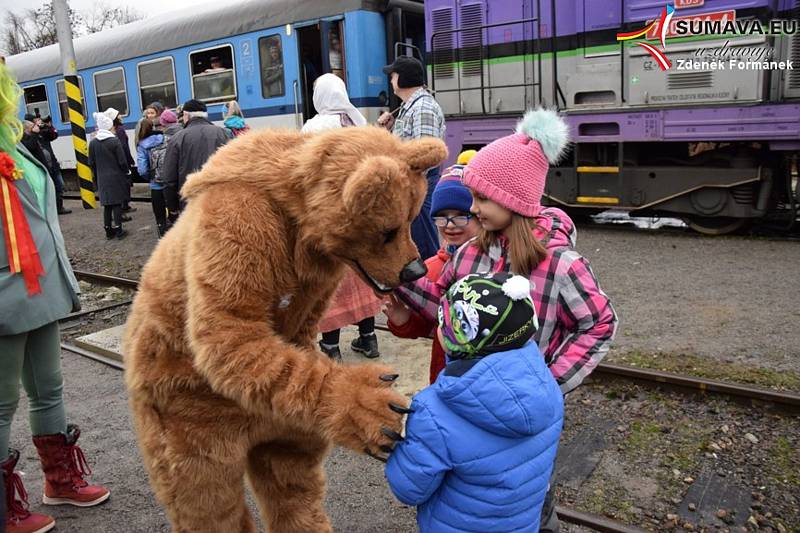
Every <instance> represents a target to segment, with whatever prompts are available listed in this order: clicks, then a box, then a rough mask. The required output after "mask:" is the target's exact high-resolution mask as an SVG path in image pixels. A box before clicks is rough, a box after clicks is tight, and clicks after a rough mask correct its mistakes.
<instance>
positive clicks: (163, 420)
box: [131, 402, 257, 533]
mask: <svg viewBox="0 0 800 533" xmlns="http://www.w3.org/2000/svg"><path fill="white" fill-rule="evenodd" d="M131 405H132V408H133V411H134V412H135V414H136V416H135V417H134V418H135V420H136V425H137V430H138V433H139V435H140V436H145V437H144V438H140V441H139V446H140V449H141V451H142V455H143V456H144V463H145V467H146V469H147V473H148V475H149V477H150V485H151V486H152V487H153V491H154V492H155V495H156V498H158V501H159V502H160V503H161V505H163V507H164V509H165V510H166V512H167V516H168V517H169V521H170V524H171V525H172V531H173V533H190V532H191V533H217V532H220V531H230V532H237V533H238V532H241V533H255V532H256V531H257V529H256V527H255V523H254V522H253V517H252V516H251V514H250V512H249V510H248V509H247V505H246V503H245V494H244V473H245V472H244V464H245V461H244V455H245V453H244V448H245V446H244V443H243V442H242V443H237V442H228V443H225V442H217V443H216V445H215V446H214V450H213V453H211V451H210V450H208V449H205V448H204V445H205V446H207V444H208V442H207V441H204V442H199V443H196V444H193V443H191V441H189V440H188V439H183V438H182V436H181V435H182V434H183V432H181V431H176V430H177V429H178V426H179V424H180V422H178V421H176V420H170V419H169V416H168V415H167V417H165V413H163V412H160V411H159V410H157V409H156V408H154V407H153V406H152V405H148V404H147V403H144V402H132V403H131ZM166 427H170V428H171V430H170V431H167V430H166ZM185 429H186V428H185ZM238 438H240V439H241V437H238Z"/></svg>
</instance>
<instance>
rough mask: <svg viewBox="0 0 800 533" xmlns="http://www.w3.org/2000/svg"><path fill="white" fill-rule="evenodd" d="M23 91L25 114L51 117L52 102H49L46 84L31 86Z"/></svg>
mask: <svg viewBox="0 0 800 533" xmlns="http://www.w3.org/2000/svg"><path fill="white" fill-rule="evenodd" d="M22 90H23V91H24V93H25V113H30V114H31V115H36V116H37V117H42V118H44V117H47V116H49V115H50V102H48V101H47V89H45V86H44V84H42V85H31V86H30V87H25V88H24V89H22Z"/></svg>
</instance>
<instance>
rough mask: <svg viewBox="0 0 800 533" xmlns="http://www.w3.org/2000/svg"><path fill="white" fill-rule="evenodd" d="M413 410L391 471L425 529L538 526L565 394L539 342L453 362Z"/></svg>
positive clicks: (394, 485) (529, 528) (396, 490)
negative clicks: (537, 344)
mask: <svg viewBox="0 0 800 533" xmlns="http://www.w3.org/2000/svg"><path fill="white" fill-rule="evenodd" d="M411 409H412V410H413V413H412V414H410V415H409V417H408V421H407V423H406V437H405V440H403V441H402V442H400V443H399V444H398V446H397V447H396V449H395V451H394V452H393V453H392V455H391V457H390V458H389V462H388V463H387V465H386V478H387V480H388V481H389V486H390V487H391V489H392V492H394V494H395V496H397V498H398V499H399V500H400V501H402V502H403V503H406V504H408V505H416V506H418V509H417V523H418V524H419V529H420V531H421V532H423V533H425V532H428V531H432V532H437V533H439V532H453V533H454V532H464V531H474V532H481V533H487V532H501V531H502V532H504V533H507V532H512V531H513V532H523V531H524V532H531V533H536V532H537V531H539V518H540V514H541V511H542V505H543V504H544V497H545V494H546V492H547V485H548V481H549V479H550V474H551V472H552V469H553V463H554V462H555V458H556V450H557V448H558V440H559V436H560V435H561V425H562V422H563V416H564V402H563V398H562V396H561V391H560V390H559V388H558V385H557V384H556V381H555V379H554V378H553V376H552V374H551V373H550V370H549V369H548V368H547V365H545V363H544V358H543V357H542V355H541V353H540V352H539V349H538V348H537V347H536V345H535V343H528V344H527V345H526V346H524V347H522V348H520V349H518V350H512V351H508V352H500V353H496V354H493V355H490V356H488V357H485V358H483V359H479V360H477V362H475V361H454V362H451V363H449V364H448V365H447V367H446V368H445V370H444V372H442V373H441V374H439V377H438V379H437V380H436V382H435V383H434V384H433V385H431V386H430V387H428V388H426V389H424V390H423V391H421V392H420V393H419V394H417V395H416V396H415V397H414V399H413V401H412V403H411Z"/></svg>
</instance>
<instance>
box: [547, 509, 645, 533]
mask: <svg viewBox="0 0 800 533" xmlns="http://www.w3.org/2000/svg"><path fill="white" fill-rule="evenodd" d="M556 514H557V515H558V518H559V520H561V521H562V522H569V523H570V524H575V525H578V526H584V527H588V528H589V529H593V530H595V531H600V532H601V533H645V531H646V530H644V529H641V528H638V527H636V526H629V525H628V524H623V523H622V522H617V521H615V520H611V519H610V518H606V517H605V516H598V515H595V514H589V513H583V512H581V511H576V510H575V509H570V508H568V507H563V506H561V505H556Z"/></svg>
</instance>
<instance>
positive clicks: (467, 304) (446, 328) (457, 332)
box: [439, 272, 539, 359]
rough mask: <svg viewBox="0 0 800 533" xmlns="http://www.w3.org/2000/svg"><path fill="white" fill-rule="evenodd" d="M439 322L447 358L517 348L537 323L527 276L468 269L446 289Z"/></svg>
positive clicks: (474, 357) (476, 356)
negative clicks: (482, 272) (480, 272)
mask: <svg viewBox="0 0 800 533" xmlns="http://www.w3.org/2000/svg"><path fill="white" fill-rule="evenodd" d="M439 327H440V328H441V330H442V337H443V340H444V345H445V346H444V348H445V350H446V351H447V352H448V355H449V356H450V358H451V359H477V358H479V357H485V356H487V355H489V354H492V353H495V352H505V351H508V350H514V349H516V348H521V347H522V346H524V345H525V344H527V342H528V341H529V340H530V338H531V337H532V336H533V334H534V333H536V330H537V329H538V328H539V321H538V319H537V317H536V309H535V308H534V306H533V300H531V286H530V282H529V281H528V279H527V278H525V277H523V276H516V275H511V274H508V273H504V272H500V273H496V274H470V275H469V276H466V277H464V278H462V279H460V280H459V281H457V282H456V283H455V284H454V285H453V286H452V287H450V290H448V291H447V294H446V295H445V297H444V299H443V300H442V305H441V306H440V307H439Z"/></svg>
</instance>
